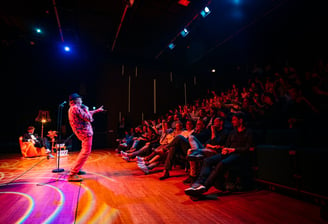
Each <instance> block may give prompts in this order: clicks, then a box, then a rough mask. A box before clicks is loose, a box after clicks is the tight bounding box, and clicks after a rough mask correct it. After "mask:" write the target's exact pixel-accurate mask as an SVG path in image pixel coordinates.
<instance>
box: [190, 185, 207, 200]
mask: <svg viewBox="0 0 328 224" xmlns="http://www.w3.org/2000/svg"><path fill="white" fill-rule="evenodd" d="M204 192H206V187H205V186H204V185H199V186H198V187H196V188H195V187H189V188H187V189H185V194H186V195H189V196H196V197H197V196H200V195H201V194H203V193H204Z"/></svg>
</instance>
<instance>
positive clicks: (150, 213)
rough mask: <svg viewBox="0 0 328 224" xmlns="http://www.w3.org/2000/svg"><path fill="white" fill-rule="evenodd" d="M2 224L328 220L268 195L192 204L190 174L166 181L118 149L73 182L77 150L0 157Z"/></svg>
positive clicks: (97, 154) (94, 156)
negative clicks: (146, 171) (72, 166)
mask: <svg viewBox="0 0 328 224" xmlns="http://www.w3.org/2000/svg"><path fill="white" fill-rule="evenodd" d="M0 156H1V157H0V211H1V213H2V214H1V215H0V223H1V224H10V223H33V224H36V223H60V224H66V223H104V224H105V223H140V224H141V223H142V224H144V223H147V224H148V223H188V224H189V223H202V224H204V223H229V224H231V223H260V224H262V223H325V222H324V221H323V220H322V219H321V218H320V207H319V206H317V205H315V204H311V203H307V202H305V201H300V200H297V199H294V198H291V197H288V196H285V195H281V194H278V193H275V192H270V191H266V190H260V191H254V192H248V193H243V194H234V195H227V196H218V193H219V191H218V190H216V189H215V188H211V190H210V191H209V192H208V195H207V199H206V200H201V201H192V200H191V199H190V198H189V197H188V196H187V195H185V194H184V189H185V188H187V186H185V185H184V184H183V183H182V180H183V179H184V178H186V173H185V171H184V170H182V169H179V168H175V169H174V170H172V172H171V174H172V176H174V177H171V178H169V179H167V180H163V181H160V180H159V179H158V178H159V177H160V176H161V172H160V171H161V168H160V167H158V168H157V172H156V170H155V172H154V173H152V174H148V175H144V173H143V172H142V171H141V170H140V169H139V168H138V167H137V165H136V162H126V161H125V160H123V159H122V158H121V157H120V156H118V155H117V154H116V153H115V152H114V151H113V150H110V149H101V150H93V152H92V153H91V155H90V157H89V159H88V161H87V163H86V164H85V166H84V169H83V170H85V171H87V174H86V175H84V180H83V182H81V183H73V182H67V180H66V178H67V173H68V171H69V168H70V164H71V163H72V161H73V160H74V159H75V158H76V156H77V152H70V153H69V155H68V156H67V157H62V158H61V161H60V168H64V172H60V173H54V172H52V171H53V170H54V169H56V168H57V163H56V159H50V160H47V158H45V157H38V158H22V157H21V155H20V154H0Z"/></svg>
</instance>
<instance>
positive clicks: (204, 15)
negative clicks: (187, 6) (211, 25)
mask: <svg viewBox="0 0 328 224" xmlns="http://www.w3.org/2000/svg"><path fill="white" fill-rule="evenodd" d="M210 13H211V10H210V9H209V8H208V7H207V6H206V7H205V8H204V9H203V10H202V11H201V12H200V15H201V16H202V17H203V18H205V17H206V16H208V15H209V14H210Z"/></svg>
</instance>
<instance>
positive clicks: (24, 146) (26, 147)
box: [18, 136, 47, 158]
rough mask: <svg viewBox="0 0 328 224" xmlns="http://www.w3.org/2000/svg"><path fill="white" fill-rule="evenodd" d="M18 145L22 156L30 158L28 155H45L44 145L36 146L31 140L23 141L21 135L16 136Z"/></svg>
mask: <svg viewBox="0 0 328 224" xmlns="http://www.w3.org/2000/svg"><path fill="white" fill-rule="evenodd" d="M18 140H19V146H20V149H21V152H22V155H23V157H25V158H30V157H37V156H46V155H47V153H46V149H45V148H44V147H42V148H38V147H35V146H34V145H33V143H32V142H23V137H22V136H20V137H19V138H18Z"/></svg>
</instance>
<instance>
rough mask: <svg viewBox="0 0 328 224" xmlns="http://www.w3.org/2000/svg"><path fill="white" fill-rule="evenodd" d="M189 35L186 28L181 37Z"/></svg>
mask: <svg viewBox="0 0 328 224" xmlns="http://www.w3.org/2000/svg"><path fill="white" fill-rule="evenodd" d="M188 33H189V31H188V30H187V28H184V29H183V30H182V31H181V36H183V37H185V36H187V35H188Z"/></svg>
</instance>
